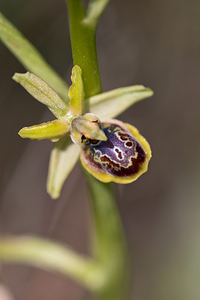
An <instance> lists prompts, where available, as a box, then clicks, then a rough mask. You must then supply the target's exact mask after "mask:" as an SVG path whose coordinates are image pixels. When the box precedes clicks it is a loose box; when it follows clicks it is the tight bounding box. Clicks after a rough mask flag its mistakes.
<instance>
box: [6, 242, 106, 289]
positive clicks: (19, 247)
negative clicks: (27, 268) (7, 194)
mask: <svg viewBox="0 0 200 300" xmlns="http://www.w3.org/2000/svg"><path fill="white" fill-rule="evenodd" d="M0 262H2V263H4V262H6V263H22V264H28V265H31V266H34V267H39V268H42V269H45V270H48V271H53V272H58V273H61V274H62V275H64V276H69V277H71V278H73V279H75V280H77V281H78V282H79V283H81V284H82V285H84V286H86V287H87V288H89V289H91V290H95V289H97V288H98V286H99V277H101V272H99V268H98V265H97V263H96V261H94V260H92V259H87V258H84V257H82V256H81V255H78V254H76V253H75V252H73V251H72V250H71V249H69V248H67V247H66V246H61V245H58V244H56V243H53V242H51V241H48V240H45V239H41V238H36V237H30V236H23V237H3V238H1V239H0Z"/></svg>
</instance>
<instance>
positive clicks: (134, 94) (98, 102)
mask: <svg viewBox="0 0 200 300" xmlns="http://www.w3.org/2000/svg"><path fill="white" fill-rule="evenodd" d="M152 95H153V91H152V90H151V89H149V88H145V87H144V86H142V85H134V86H130V87H124V88H119V89H115V90H112V91H109V92H106V93H102V94H99V95H96V96H93V97H90V98H89V102H90V107H91V109H90V112H91V113H94V114H96V115H97V116H99V117H100V118H101V119H102V120H107V119H110V118H114V117H116V116H117V115H119V114H121V113H122V112H123V111H125V110H126V109H127V108H128V107H130V106H131V105H133V104H135V103H136V102H138V101H140V100H143V99H145V98H148V97H150V96H152Z"/></svg>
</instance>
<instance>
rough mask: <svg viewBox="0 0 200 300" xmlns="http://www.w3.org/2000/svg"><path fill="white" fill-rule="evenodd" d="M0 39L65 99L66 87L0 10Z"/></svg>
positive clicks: (27, 66)
mask: <svg viewBox="0 0 200 300" xmlns="http://www.w3.org/2000/svg"><path fill="white" fill-rule="evenodd" d="M0 39H1V41H2V42H3V43H4V44H5V45H6V46H7V47H8V49H9V50H10V51H11V52H12V53H13V54H14V55H15V56H16V58H17V59H18V60H19V61H20V62H21V63H22V65H23V66H24V67H25V69H26V70H28V71H31V72H32V73H34V74H36V75H37V76H38V77H40V78H41V79H43V80H44V81H45V82H47V83H48V84H49V85H50V86H51V87H52V88H53V89H54V90H55V91H56V92H57V93H58V94H59V95H60V96H61V97H62V98H63V99H65V100H67V95H68V87H67V85H66V83H65V82H64V81H63V80H62V79H61V78H60V76H59V75H58V74H57V73H56V72H55V71H54V70H53V69H52V68H51V67H50V66H49V65H48V63H47V62H46V61H45V60H44V58H43V57H42V56H41V54H40V53H39V52H38V50H37V49H36V48H35V47H34V46H33V45H32V44H31V43H30V42H29V41H28V40H27V39H26V38H25V37H24V36H23V35H22V34H21V32H20V31H18V30H17V29H16V28H15V27H14V26H13V25H12V24H11V23H10V22H9V21H8V20H7V19H6V18H5V17H4V16H3V14H2V13H1V12H0Z"/></svg>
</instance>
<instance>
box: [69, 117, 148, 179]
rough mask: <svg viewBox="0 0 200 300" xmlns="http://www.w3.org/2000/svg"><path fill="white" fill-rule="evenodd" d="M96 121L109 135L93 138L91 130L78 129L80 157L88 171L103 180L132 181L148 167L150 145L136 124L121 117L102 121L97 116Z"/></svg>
mask: <svg viewBox="0 0 200 300" xmlns="http://www.w3.org/2000/svg"><path fill="white" fill-rule="evenodd" d="M86 115H91V116H92V114H86ZM77 119H79V118H77ZM88 119H89V118H88V117H87V122H88ZM97 119H98V118H97ZM91 122H92V123H94V121H91ZM75 123H76V121H75ZM96 124H98V126H99V130H100V131H102V133H104V136H106V138H102V139H101V140H100V139H95V138H94V135H92V138H91V136H90V133H89V132H87V134H86V133H85V130H83V131H81V130H80V131H79V132H80V137H79V141H81V142H79V145H80V144H81V145H82V151H81V155H80V159H81V162H82V164H83V166H84V168H85V169H86V170H87V171H88V172H89V173H91V174H92V175H93V176H94V177H96V178H97V179H99V180H100V181H102V182H110V181H114V182H117V183H130V182H132V181H134V180H136V179H137V178H138V177H139V176H140V175H142V174H143V173H145V172H146V171H147V169H148V162H149V160H150V158H151V149H150V146H149V144H148V142H147V141H146V140H145V138H144V137H143V136H141V135H140V133H139V131H138V130H137V129H136V128H135V127H134V126H132V125H130V124H127V123H123V122H120V121H118V120H110V121H106V122H102V123H101V122H100V121H99V119H98V122H97V123H96ZM72 125H73V124H72ZM72 128H73V126H72ZM72 132H73V131H72ZM72 135H73V134H72Z"/></svg>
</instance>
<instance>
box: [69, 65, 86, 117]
mask: <svg viewBox="0 0 200 300" xmlns="http://www.w3.org/2000/svg"><path fill="white" fill-rule="evenodd" d="M71 80H72V85H71V86H70V88H69V98H70V104H69V107H70V112H71V114H72V116H74V117H77V116H80V115H82V114H83V101H84V88H83V80H82V70H81V68H80V67H79V66H77V65H76V66H74V67H73V69H72V76H71Z"/></svg>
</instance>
